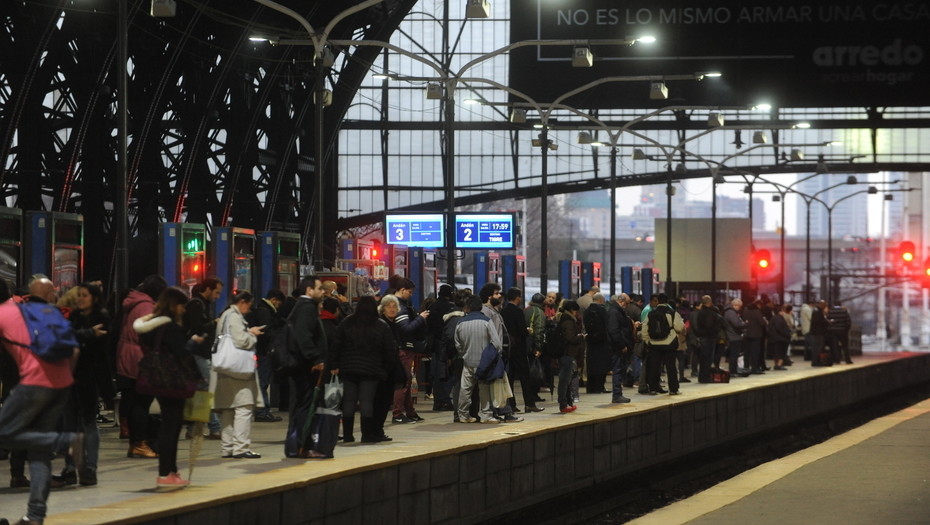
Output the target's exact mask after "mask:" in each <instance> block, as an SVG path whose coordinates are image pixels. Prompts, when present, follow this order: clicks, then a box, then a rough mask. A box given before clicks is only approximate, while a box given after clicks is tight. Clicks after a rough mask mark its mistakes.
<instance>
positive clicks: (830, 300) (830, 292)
mask: <svg viewBox="0 0 930 525" xmlns="http://www.w3.org/2000/svg"><path fill="white" fill-rule="evenodd" d="M863 193H867V194H869V195H873V194H876V193H878V188H876V187H875V186H869V188H868V189H865V190H859V191H854V192H852V193H850V194H849V195H846V196H843V197H840V198H839V199H837V200H835V201H833V204H830V205H829V206H827V305H828V306H830V307H833V305H834V299H835V297H834V289H835V288H836V286H835V285H834V283H833V210H835V209H836V207H837V206H838V205H839V204H840V203H841V202H843V201H845V200H847V199H851V198H853V197H855V196H856V195H861V194H863ZM818 200H819V199H818ZM820 202H821V203H822V202H823V201H820Z"/></svg>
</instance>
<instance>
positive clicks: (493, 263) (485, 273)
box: [474, 252, 501, 293]
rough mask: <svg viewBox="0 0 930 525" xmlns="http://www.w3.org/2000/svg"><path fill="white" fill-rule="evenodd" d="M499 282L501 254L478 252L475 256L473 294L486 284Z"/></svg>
mask: <svg viewBox="0 0 930 525" xmlns="http://www.w3.org/2000/svg"><path fill="white" fill-rule="evenodd" d="M500 282H501V254H499V253H494V252H478V253H476V254H475V285H474V286H475V288H474V291H475V293H478V290H481V287H482V286H484V285H485V284H487V283H498V284H500Z"/></svg>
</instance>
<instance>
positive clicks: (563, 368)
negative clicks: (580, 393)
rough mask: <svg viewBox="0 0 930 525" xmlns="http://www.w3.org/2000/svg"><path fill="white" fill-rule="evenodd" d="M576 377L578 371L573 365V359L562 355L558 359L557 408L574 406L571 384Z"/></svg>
mask: <svg viewBox="0 0 930 525" xmlns="http://www.w3.org/2000/svg"><path fill="white" fill-rule="evenodd" d="M577 376H578V369H577V366H576V365H575V358H574V357H572V356H570V355H563V356H562V357H560V358H559V408H565V407H568V406H572V405H574V404H575V400H574V399H573V398H572V391H571V390H572V389H571V386H572V382H573V380H574V378H575V377H577Z"/></svg>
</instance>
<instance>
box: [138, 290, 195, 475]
mask: <svg viewBox="0 0 930 525" xmlns="http://www.w3.org/2000/svg"><path fill="white" fill-rule="evenodd" d="M186 304H187V294H185V293H184V291H183V290H181V289H180V288H177V287H173V286H172V287H170V288H166V289H165V290H164V291H163V292H162V293H161V295H159V296H158V302H157V303H156V304H155V308H154V309H153V310H152V313H151V314H149V315H145V316H142V317H140V318H138V319H136V320H135V322H133V325H132V327H133V329H134V331H135V332H136V333H138V335H139V340H140V341H141V343H142V347H143V349H144V352H145V353H148V352H159V353H160V354H163V355H167V356H171V357H173V358H174V359H176V360H177V361H178V363H179V365H180V367H179V368H180V369H182V370H185V371H186V372H187V373H188V374H189V379H194V380H199V379H200V378H201V377H200V371H199V370H198V369H197V364H196V363H195V362H194V356H193V354H192V353H191V352H192V351H193V349H194V347H195V346H196V345H197V344H199V343H201V342H203V337H201V336H199V335H193V336H191V337H190V338H188V337H187V334H186V333H185V332H184V328H183V327H182V326H181V322H182V319H183V318H184V308H185V305H186ZM156 399H158V404H159V406H160V407H161V425H160V426H159V428H158V478H156V480H155V483H156V485H158V486H159V487H184V486H187V485H190V481H187V480H185V479H183V478H181V475H180V474H179V473H178V438H179V436H180V434H181V419H182V417H183V413H184V397H183V395H179V396H178V397H174V396H172V397H168V396H163V395H159V396H156Z"/></svg>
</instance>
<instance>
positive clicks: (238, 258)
mask: <svg viewBox="0 0 930 525" xmlns="http://www.w3.org/2000/svg"><path fill="white" fill-rule="evenodd" d="M211 249H212V262H213V264H212V273H213V274H214V275H216V277H217V278H219V279H220V280H221V281H223V285H224V286H223V290H222V292H221V293H220V296H219V297H218V298H217V299H216V302H215V303H213V305H214V310H215V313H216V314H217V315H218V314H219V313H220V312H222V311H223V310H224V309H225V308H226V307H227V306H229V301H230V300H231V299H232V297H233V296H234V295H236V294H237V293H239V292H240V291H242V290H249V291H251V290H252V289H253V288H254V282H253V278H254V276H255V267H256V265H255V230H251V229H247V228H235V227H230V226H223V227H219V228H214V229H213V239H212V243H211Z"/></svg>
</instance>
